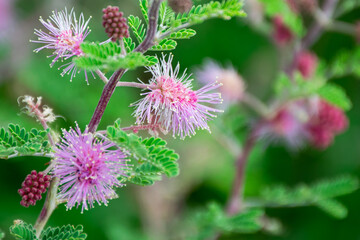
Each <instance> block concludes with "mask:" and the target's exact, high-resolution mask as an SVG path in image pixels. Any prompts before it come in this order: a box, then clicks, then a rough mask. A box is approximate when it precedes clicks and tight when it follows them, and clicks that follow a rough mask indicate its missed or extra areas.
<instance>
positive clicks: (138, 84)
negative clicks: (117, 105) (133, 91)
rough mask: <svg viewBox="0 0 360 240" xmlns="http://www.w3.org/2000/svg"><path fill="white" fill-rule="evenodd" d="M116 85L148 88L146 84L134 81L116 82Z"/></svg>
mask: <svg viewBox="0 0 360 240" xmlns="http://www.w3.org/2000/svg"><path fill="white" fill-rule="evenodd" d="M116 86H117V87H134V88H149V87H150V86H149V85H148V84H144V83H136V82H118V83H117V84H116Z"/></svg>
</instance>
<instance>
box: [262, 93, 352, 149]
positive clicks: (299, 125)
mask: <svg viewBox="0 0 360 240" xmlns="http://www.w3.org/2000/svg"><path fill="white" fill-rule="evenodd" d="M347 125H348V120H347V118H346V116H345V114H344V112H343V111H342V110H341V109H339V108H337V107H335V106H333V105H331V104H329V103H327V102H326V101H325V100H322V99H319V98H309V99H301V100H297V101H293V102H290V103H289V104H287V105H285V106H282V107H281V108H279V109H278V110H277V112H276V113H275V115H274V117H272V118H271V119H269V120H267V121H265V122H264V123H263V124H262V125H261V127H260V129H259V131H258V134H259V135H260V136H270V137H271V138H273V139H277V140H280V139H282V140H284V141H285V142H286V143H287V144H288V145H289V146H290V147H301V146H303V145H304V144H305V143H310V144H311V145H312V146H314V147H316V148H320V149H324V148H326V147H328V146H329V145H330V144H331V143H332V141H333V138H334V136H335V135H336V134H339V133H341V132H343V131H344V130H345V129H346V127H347Z"/></svg>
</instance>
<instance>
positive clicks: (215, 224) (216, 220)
mask: <svg viewBox="0 0 360 240" xmlns="http://www.w3.org/2000/svg"><path fill="white" fill-rule="evenodd" d="M263 216H264V210H263V209H259V208H248V209H244V210H243V211H241V212H240V213H238V214H236V215H233V216H227V215H226V213H224V210H223V209H222V208H221V207H220V206H219V205H218V204H216V203H212V204H209V205H208V206H207V208H206V209H204V210H203V211H200V212H198V213H196V215H195V217H194V225H195V227H196V230H197V231H196V233H195V234H194V235H195V236H196V237H195V238H193V239H210V237H213V236H214V235H215V234H219V233H220V234H222V233H255V232H257V231H259V230H261V229H262V227H263V226H262V225H263V222H262V221H261V218H262V217H263Z"/></svg>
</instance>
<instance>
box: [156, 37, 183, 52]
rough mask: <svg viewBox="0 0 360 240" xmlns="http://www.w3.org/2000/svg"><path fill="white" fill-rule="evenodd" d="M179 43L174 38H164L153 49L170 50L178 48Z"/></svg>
mask: <svg viewBox="0 0 360 240" xmlns="http://www.w3.org/2000/svg"><path fill="white" fill-rule="evenodd" d="M176 45H177V43H176V42H175V41H174V40H172V39H167V38H165V39H163V40H161V41H160V42H159V43H158V44H157V45H155V46H153V47H152V48H151V50H153V51H169V50H174V49H175V48H176Z"/></svg>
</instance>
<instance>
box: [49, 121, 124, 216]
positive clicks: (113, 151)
mask: <svg viewBox="0 0 360 240" xmlns="http://www.w3.org/2000/svg"><path fill="white" fill-rule="evenodd" d="M126 169H127V167H126V156H125V154H124V153H123V152H122V151H121V150H120V149H118V148H117V147H116V145H115V144H114V143H113V142H110V141H106V140H104V141H100V140H98V139H97V138H95V137H94V135H93V134H92V133H89V132H88V131H87V130H85V132H84V133H82V132H81V130H80V128H79V127H78V126H77V127H76V129H75V130H74V129H71V130H70V131H65V130H64V131H63V138H62V141H61V143H59V144H58V145H57V149H56V152H55V167H54V171H53V172H54V175H55V176H56V177H58V178H59V179H60V193H59V195H58V198H59V199H61V200H66V202H67V208H69V209H71V208H72V207H74V206H75V205H76V207H78V206H79V205H81V204H82V209H81V211H82V212H83V211H84V209H85V210H87V209H88V208H89V207H90V208H93V207H94V202H97V203H98V204H99V205H100V204H101V202H102V203H104V204H105V205H107V203H108V199H112V198H115V197H117V195H116V193H115V191H114V189H113V188H114V187H121V186H122V185H123V184H122V183H121V182H120V181H119V179H118V178H119V177H121V176H125V177H126Z"/></svg>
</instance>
